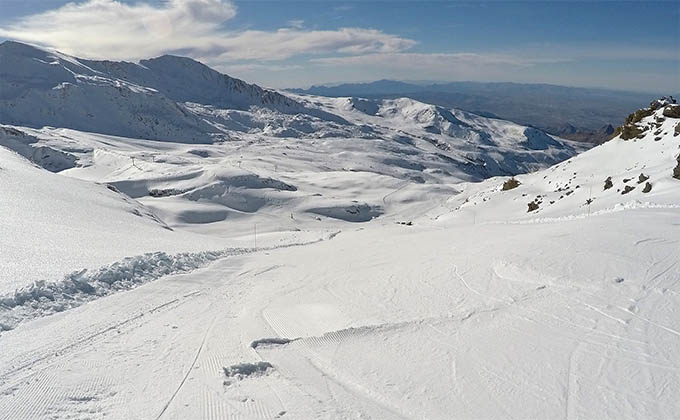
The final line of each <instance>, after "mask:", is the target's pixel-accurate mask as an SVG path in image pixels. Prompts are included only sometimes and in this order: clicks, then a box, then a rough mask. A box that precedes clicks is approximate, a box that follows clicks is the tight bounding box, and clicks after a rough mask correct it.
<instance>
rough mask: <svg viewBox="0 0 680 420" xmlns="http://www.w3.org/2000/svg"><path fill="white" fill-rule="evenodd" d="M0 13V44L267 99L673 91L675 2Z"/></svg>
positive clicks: (113, 7)
mask: <svg viewBox="0 0 680 420" xmlns="http://www.w3.org/2000/svg"><path fill="white" fill-rule="evenodd" d="M67 3H68V2H67V1H65V0H0V38H12V39H18V40H22V41H25V42H29V43H34V44H38V45H43V46H47V47H53V48H57V49H60V50H62V51H64V52H67V53H70V54H74V55H78V56H85V57H88V58H110V59H125V60H131V61H135V60H138V59H140V58H144V57H147V56H155V55H160V54H164V53H173V54H182V55H189V56H192V57H194V58H197V59H199V60H201V61H203V62H205V63H206V64H209V65H211V66H213V67H216V68H218V69H219V70H221V71H225V72H227V73H229V74H231V75H234V76H237V77H241V78H244V79H246V80H248V81H251V82H257V83H261V84H265V85H268V86H274V87H300V86H308V85H311V84H319V83H328V82H330V83H334V82H348V81H370V80H377V79H382V78H390V79H400V80H437V81H446V80H451V81H454V80H478V81H515V82H543V83H555V84H563V85H570V86H589V87H606V88H615V89H628V90H638V91H650V92H651V91H653V92H679V91H680V3H678V2H674V1H635V2H626V1H590V2H576V1H524V2H517V1H493V2H463V1H415V0H412V1H405V0H402V1H399V0H396V1H349V2H339V1H328V0H325V1H324V0H307V1H284V0H279V1H264V0H249V1H230V0H164V1H160V0H147V1H143V0H140V1H131V0H118V1H116V0H80V1H76V2H74V3H72V4H70V5H67Z"/></svg>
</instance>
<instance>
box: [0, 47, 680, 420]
mask: <svg viewBox="0 0 680 420" xmlns="http://www.w3.org/2000/svg"><path fill="white" fill-rule="evenodd" d="M670 102H671V101H670V100H664V101H658V102H655V103H653V104H652V107H651V108H650V109H646V110H641V111H638V112H636V113H634V114H632V115H631V117H629V119H628V120H627V122H626V124H625V125H624V126H623V127H622V128H620V129H619V136H617V137H616V138H614V139H613V140H611V141H610V142H608V143H606V144H604V145H601V146H598V147H596V148H593V149H591V150H588V151H584V152H583V153H581V154H578V153H579V152H582V151H583V150H584V148H583V147H582V146H580V145H578V144H575V143H571V142H567V141H564V140H562V139H559V138H554V137H551V136H548V135H546V134H545V133H543V132H541V131H539V130H536V129H533V128H529V127H524V126H520V125H517V124H513V123H509V122H506V121H501V120H496V119H489V118H483V117H480V116H477V115H474V114H469V113H466V112H462V111H459V110H455V109H453V110H452V109H444V108H442V107H438V106H433V105H429V104H425V103H422V102H418V101H414V100H410V99H403V98H402V99H391V100H380V101H373V100H368V99H363V98H357V97H352V98H324V97H317V96H295V95H283V94H280V93H277V92H275V91H271V90H267V89H262V88H259V87H257V86H254V85H249V84H246V83H245V82H241V81H239V80H236V79H233V78H229V77H228V76H225V75H221V74H219V73H217V72H215V71H213V70H211V69H209V68H207V67H205V66H203V65H202V64H200V63H197V62H195V61H192V60H189V59H184V58H179V57H169V56H166V57H161V58H158V59H152V60H147V61H142V62H141V63H139V64H132V63H114V62H94V61H88V60H80V59H76V58H73V57H68V56H65V55H62V54H59V53H56V52H47V51H43V50H40V49H36V48H34V47H30V46H26V45H22V44H17V43H5V44H1V45H0V221H1V223H0V417H3V418H5V417H6V418H9V419H45V418H54V419H61V418H70V419H100V418H114V419H118V418H120V419H127V418H140V419H156V420H158V419H170V418H176V419H193V418H201V419H253V418H256V419H269V418H271V419H275V418H279V419H286V418H288V419H350V418H375V419H392V418H394V419H404V418H409V419H420V418H431V419H452V418H460V419H469V418H484V419H506V418H520V419H544V418H550V419H553V418H566V419H577V418H580V419H640V418H643V419H651V418H654V419H672V418H674V417H675V416H676V413H678V412H680V404H679V402H678V399H677V395H678V394H680V379H679V377H680V376H679V375H678V370H680V351H678V350H679V349H680V321H679V319H678V317H677V313H678V308H680V300H679V299H678V296H680V290H678V278H680V267H679V266H678V264H677V262H678V261H680V247H678V242H680V230H678V226H680V224H679V222H678V214H680V156H679V154H680V106H678V105H675V104H672V103H670ZM88 114H91V116H90V115H88ZM577 154H578V155H577ZM529 172H530V173H529Z"/></svg>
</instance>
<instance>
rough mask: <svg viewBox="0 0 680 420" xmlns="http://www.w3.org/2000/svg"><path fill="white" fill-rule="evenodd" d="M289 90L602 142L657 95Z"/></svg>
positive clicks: (475, 86)
mask: <svg viewBox="0 0 680 420" xmlns="http://www.w3.org/2000/svg"><path fill="white" fill-rule="evenodd" d="M290 91H291V92H295V93H299V94H309V95H322V96H336V97H337V96H360V97H367V98H373V99H385V98H396V97H402V96H407V97H409V98H412V99H416V100H419V101H422V102H427V103H431V104H435V105H439V106H443V107H450V108H459V109H463V110H466V111H469V112H472V113H475V114H478V115H483V116H486V117H491V118H500V119H506V120H510V121H513V122H516V123H518V124H523V125H528V126H533V127H536V128H540V129H542V130H545V131H547V132H549V133H550V134H555V135H558V136H561V137H564V138H568V139H572V140H578V141H586V142H593V143H600V142H602V141H604V140H607V139H609V138H611V136H612V134H613V132H614V131H613V126H617V125H620V124H621V122H622V121H623V120H624V118H625V117H626V115H628V113H629V111H630V110H631V109H637V108H640V107H642V106H646V105H647V104H649V102H650V101H651V100H652V99H654V98H655V97H656V96H658V95H655V94H651V93H650V94H646V93H639V92H625V91H618V90H608V89H591V88H575V87H566V86H556V85H548V84H520V83H479V82H451V83H433V84H415V83H405V82H400V81H395V80H379V81H376V82H371V83H348V84H341V85H336V86H312V87H311V88H309V89H291V90H290Z"/></svg>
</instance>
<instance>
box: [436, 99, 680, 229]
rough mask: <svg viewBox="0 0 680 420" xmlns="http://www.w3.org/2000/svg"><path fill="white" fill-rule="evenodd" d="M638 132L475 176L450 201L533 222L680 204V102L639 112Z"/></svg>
mask: <svg viewBox="0 0 680 420" xmlns="http://www.w3.org/2000/svg"><path fill="white" fill-rule="evenodd" d="M636 115H637V116H638V118H639V121H636V122H635V123H628V125H624V126H622V128H621V129H620V131H621V130H624V131H627V130H630V128H626V127H635V133H636V134H635V135H634V136H628V137H627V136H626V135H625V134H621V135H619V136H617V137H615V138H614V139H612V140H610V141H609V142H606V143H604V144H602V145H600V146H598V147H595V148H593V149H591V150H589V151H588V152H585V153H582V154H580V155H578V156H575V157H573V158H570V159H568V160H566V161H564V162H562V163H559V164H557V165H554V166H552V167H551V168H550V169H548V170H544V171H539V172H535V173H531V174H525V175H519V176H517V177H515V178H513V179H514V180H516V181H518V183H517V184H516V186H513V185H511V182H509V181H510V180H509V179H508V178H492V179H489V180H487V181H484V182H481V183H478V184H467V185H466V186H465V189H464V191H463V192H462V193H461V194H460V195H457V196H456V197H453V198H452V199H451V200H450V201H449V203H448V204H447V205H448V206H455V207H456V208H458V209H459V210H460V211H461V212H464V213H468V214H474V215H475V217H476V219H477V220H478V221H483V220H491V219H494V218H496V217H497V215H498V214H499V212H502V213H503V214H504V215H505V217H506V219H507V220H513V221H522V222H531V221H541V220H542V221H549V220H553V221H554V220H560V219H561V218H565V217H566V218H574V217H576V218H584V217H589V216H591V215H593V214H603V213H608V212H617V211H622V210H625V209H634V208H645V207H653V208H666V209H669V210H670V211H672V210H671V209H680V201H678V195H677V192H678V182H679V179H678V176H679V172H678V171H680V169H676V168H677V167H678V164H679V163H678V153H679V150H680V128H679V127H680V126H679V125H678V122H680V119H679V118H680V106H679V105H675V104H670V103H668V102H667V101H657V102H655V103H654V104H653V106H652V108H648V109H646V110H641V111H638V112H637V113H635V114H631V117H629V120H630V121H632V120H634V119H635V116H636Z"/></svg>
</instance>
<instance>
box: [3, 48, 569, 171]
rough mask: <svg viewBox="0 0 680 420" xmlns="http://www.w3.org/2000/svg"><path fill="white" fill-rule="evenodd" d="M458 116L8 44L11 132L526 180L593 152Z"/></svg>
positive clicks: (176, 63) (182, 61) (183, 66)
mask: <svg viewBox="0 0 680 420" xmlns="http://www.w3.org/2000/svg"><path fill="white" fill-rule="evenodd" d="M343 101H347V104H350V107H349V108H350V109H348V106H347V104H346V103H344V102H343ZM352 103H356V104H359V103H366V104H367V106H369V107H375V108H376V110H377V109H378V108H380V112H378V113H377V114H375V115H377V117H375V118H366V117H367V115H366V114H367V113H365V112H363V111H359V112H351V111H352V110H355V109H356V108H354V107H353V106H351V104H352ZM360 108H361V107H359V109H360ZM452 112H457V111H452V110H446V109H443V108H441V107H435V106H431V105H428V104H424V103H421V102H417V101H412V100H409V99H400V100H396V101H384V102H380V103H373V102H370V101H367V100H363V99H359V98H348V99H340V100H339V102H338V101H336V100H332V99H330V100H329V99H325V98H319V97H308V96H286V95H284V94H281V93H278V92H275V91H273V90H268V89H263V88H261V87H259V86H256V85H251V84H248V83H245V82H243V81H241V80H238V79H234V78H231V77H229V76H227V75H223V74H221V73H218V72H217V71H215V70H212V69H210V68H209V67H207V66H205V65H203V64H201V63H199V62H196V61H194V60H191V59H189V58H184V57H175V56H162V57H159V58H154V59H150V60H142V61H141V62H140V63H127V62H111V61H92V60H83V59H78V58H75V57H70V56H67V55H64V54H61V53H58V52H55V51H46V50H42V49H39V48H36V47H33V46H29V45H25V44H20V43H16V42H11V41H7V42H4V43H2V44H0V122H1V123H4V124H13V125H18V126H28V127H33V128H42V127H44V126H52V127H60V128H71V129H76V130H80V131H87V132H93V133H99V134H109V135H116V136H123V137H129V138H142V139H150V140H160V141H173V142H179V143H205V144H211V143H216V142H224V141H230V142H231V141H235V140H239V141H259V140H260V138H261V137H260V136H266V137H268V138H310V139H328V138H341V139H353V140H355V142H356V141H358V140H359V139H361V140H386V139H394V140H396V141H397V142H400V143H401V144H402V145H403V146H400V147H402V148H410V149H412V150H413V153H419V154H427V155H428V157H427V158H428V159H429V160H432V161H434V162H435V164H434V165H433V166H435V167H436V166H441V165H442V164H444V165H447V166H449V167H456V169H457V170H459V171H461V172H464V173H465V174H466V175H467V177H469V179H471V180H472V179H481V178H484V177H487V176H493V175H502V174H514V173H521V172H526V171H527V170H533V169H537V168H538V167H540V166H541V165H545V164H552V163H556V162H559V161H561V160H564V159H566V158H568V157H569V156H572V155H573V154H574V153H576V152H578V151H580V150H583V146H579V145H578V144H575V143H570V142H567V141H564V140H560V139H553V138H552V137H550V136H548V135H546V134H544V133H542V132H539V131H537V130H535V129H529V128H526V127H521V126H517V125H516V124H511V123H507V122H502V121H500V120H488V119H483V118H481V117H474V116H473V117H472V118H476V120H477V121H478V123H477V124H468V123H465V122H463V121H461V120H459V119H458V118H457V117H455V116H454V115H453V113H452ZM368 114H370V113H368ZM463 146H465V147H463ZM539 149H540V150H539ZM452 163H454V165H452Z"/></svg>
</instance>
